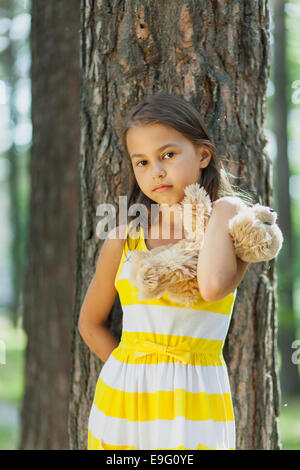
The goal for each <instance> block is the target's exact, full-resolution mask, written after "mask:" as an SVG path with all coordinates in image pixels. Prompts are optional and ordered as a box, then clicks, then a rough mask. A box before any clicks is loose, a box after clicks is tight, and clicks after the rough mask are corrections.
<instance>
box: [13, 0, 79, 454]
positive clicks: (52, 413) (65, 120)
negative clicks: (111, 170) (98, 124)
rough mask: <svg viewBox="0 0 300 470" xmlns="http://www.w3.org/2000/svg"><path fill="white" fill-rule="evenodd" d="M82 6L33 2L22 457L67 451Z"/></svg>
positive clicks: (73, 1) (73, 0) (61, 1)
mask: <svg viewBox="0 0 300 470" xmlns="http://www.w3.org/2000/svg"><path fill="white" fill-rule="evenodd" d="M79 12H80V5H79V1H78V0H69V1H68V5H66V2H65V1H64V0H51V1H50V2H43V1H42V2H41V1H40V0H33V2H32V32H31V47H32V70H31V79H32V122H33V142H32V156H31V165H30V175H31V199H30V220H29V235H28V261H27V275H26V280H25V281H26V283H25V299H24V327H25V331H26V334H27V337H28V344H27V350H26V387H25V396H24V401H23V408H22V437H21V443H20V448H21V449H68V448H69V438H68V427H67V425H68V409H69V396H70V384H71V344H72V309H73V302H74V284H75V269H76V231H77V228H78V205H79V202H78V201H79V194H78V193H79V191H78V185H79V178H78V176H79V171H78V158H79V144H80V133H79V84H80V75H79V71H80V69H79V29H80V14H79Z"/></svg>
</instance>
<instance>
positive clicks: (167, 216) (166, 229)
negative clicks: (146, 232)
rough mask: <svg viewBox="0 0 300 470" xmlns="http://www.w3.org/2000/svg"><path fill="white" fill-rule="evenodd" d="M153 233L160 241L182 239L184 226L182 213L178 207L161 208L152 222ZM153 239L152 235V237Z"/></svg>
mask: <svg viewBox="0 0 300 470" xmlns="http://www.w3.org/2000/svg"><path fill="white" fill-rule="evenodd" d="M150 231H151V233H152V234H153V235H155V236H156V237H157V238H159V239H180V240H181V239H182V238H183V224H182V217H181V214H180V211H178V208H177V209H176V207H170V206H166V207H165V206H164V207H162V206H160V208H159V212H158V214H156V217H155V218H154V220H153V221H152V224H151V230H150ZM150 237H151V238H152V235H150Z"/></svg>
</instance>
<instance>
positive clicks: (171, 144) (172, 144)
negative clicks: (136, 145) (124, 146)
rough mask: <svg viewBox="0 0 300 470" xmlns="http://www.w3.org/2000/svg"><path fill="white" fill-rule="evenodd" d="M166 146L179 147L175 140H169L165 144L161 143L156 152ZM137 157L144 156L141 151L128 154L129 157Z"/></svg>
mask: <svg viewBox="0 0 300 470" xmlns="http://www.w3.org/2000/svg"><path fill="white" fill-rule="evenodd" d="M167 147H179V145H178V144H176V142H169V143H168V144H165V145H162V146H161V147H159V149H157V150H156V153H158V152H161V151H162V150H164V149H165V148H167ZM138 157H145V155H144V154H142V153H134V154H133V155H131V156H130V158H132V159H133V158H138Z"/></svg>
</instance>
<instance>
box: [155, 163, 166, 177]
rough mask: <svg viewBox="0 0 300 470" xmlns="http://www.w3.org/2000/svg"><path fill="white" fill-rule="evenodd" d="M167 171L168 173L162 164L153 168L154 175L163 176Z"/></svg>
mask: <svg viewBox="0 0 300 470" xmlns="http://www.w3.org/2000/svg"><path fill="white" fill-rule="evenodd" d="M165 173H166V171H165V169H164V168H163V167H162V166H160V165H156V166H155V167H154V168H153V175H154V176H163V175H164V174H165Z"/></svg>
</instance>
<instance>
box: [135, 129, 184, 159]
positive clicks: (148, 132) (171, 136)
mask: <svg viewBox="0 0 300 470" xmlns="http://www.w3.org/2000/svg"><path fill="white" fill-rule="evenodd" d="M185 140H186V138H185V137H184V136H183V135H182V134H181V133H180V132H178V131H177V130H176V129H174V128H172V127H170V126H167V125H166V124H161V123H155V124H146V125H139V126H134V127H130V128H129V129H128V131H127V134H126V141H127V147H128V150H129V152H131V151H132V152H137V153H138V151H139V150H140V149H141V148H145V146H149V147H151V148H152V147H153V148H156V147H157V148H159V147H160V146H161V145H164V144H166V143H167V142H174V143H177V144H178V145H180V144H181V143H183V141H185Z"/></svg>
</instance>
